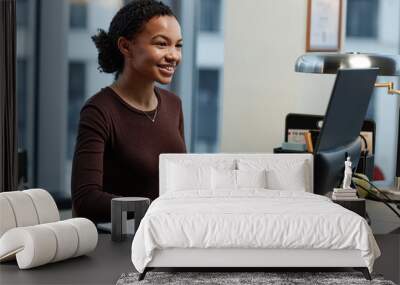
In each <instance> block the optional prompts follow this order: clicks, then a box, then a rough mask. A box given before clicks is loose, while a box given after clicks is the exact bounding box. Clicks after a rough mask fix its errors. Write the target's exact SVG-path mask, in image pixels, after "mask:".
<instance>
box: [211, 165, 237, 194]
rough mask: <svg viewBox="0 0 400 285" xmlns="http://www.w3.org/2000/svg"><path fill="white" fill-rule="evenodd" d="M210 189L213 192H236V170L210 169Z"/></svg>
mask: <svg viewBox="0 0 400 285" xmlns="http://www.w3.org/2000/svg"><path fill="white" fill-rule="evenodd" d="M211 188H212V189H213V190H220V189H225V190H236V188H237V182H236V170H231V169H215V168H212V169H211Z"/></svg>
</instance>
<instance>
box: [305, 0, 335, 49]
mask: <svg viewBox="0 0 400 285" xmlns="http://www.w3.org/2000/svg"><path fill="white" fill-rule="evenodd" d="M341 28H342V0H308V8H307V38H306V51H307V52H336V51H339V50H340V46H341Z"/></svg>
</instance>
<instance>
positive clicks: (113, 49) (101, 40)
mask: <svg viewBox="0 0 400 285" xmlns="http://www.w3.org/2000/svg"><path fill="white" fill-rule="evenodd" d="M92 40H93V42H94V44H95V46H96V48H97V50H98V52H99V55H98V63H99V67H98V69H99V70H100V71H101V72H105V73H114V72H116V71H119V70H121V69H122V66H123V64H124V58H123V56H122V54H121V52H120V51H119V49H118V47H117V46H116V45H115V44H114V42H115V41H113V39H112V38H111V37H110V36H109V34H108V33H107V32H106V31H104V30H102V29H99V30H98V33H97V34H96V35H94V36H92Z"/></svg>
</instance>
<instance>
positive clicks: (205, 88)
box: [194, 69, 219, 153]
mask: <svg viewBox="0 0 400 285" xmlns="http://www.w3.org/2000/svg"><path fill="white" fill-rule="evenodd" d="M198 80H199V89H198V93H197V95H198V96H197V100H194V102H195V103H194V104H196V108H194V109H195V111H194V115H195V119H194V122H195V127H194V132H195V133H194V143H195V146H194V149H195V151H196V152H208V153H210V152H216V151H217V147H218V146H217V142H218V122H219V120H218V118H219V71H218V70H212V69H200V70H199V79H198Z"/></svg>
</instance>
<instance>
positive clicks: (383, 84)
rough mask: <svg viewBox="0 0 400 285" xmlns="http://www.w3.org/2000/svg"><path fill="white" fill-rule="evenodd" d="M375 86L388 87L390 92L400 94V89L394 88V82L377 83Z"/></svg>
mask: <svg viewBox="0 0 400 285" xmlns="http://www.w3.org/2000/svg"><path fill="white" fill-rule="evenodd" d="M375 87H386V88H387V89H388V93H389V94H392V95H393V94H396V95H400V90H398V89H394V83H393V82H384V83H375Z"/></svg>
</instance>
